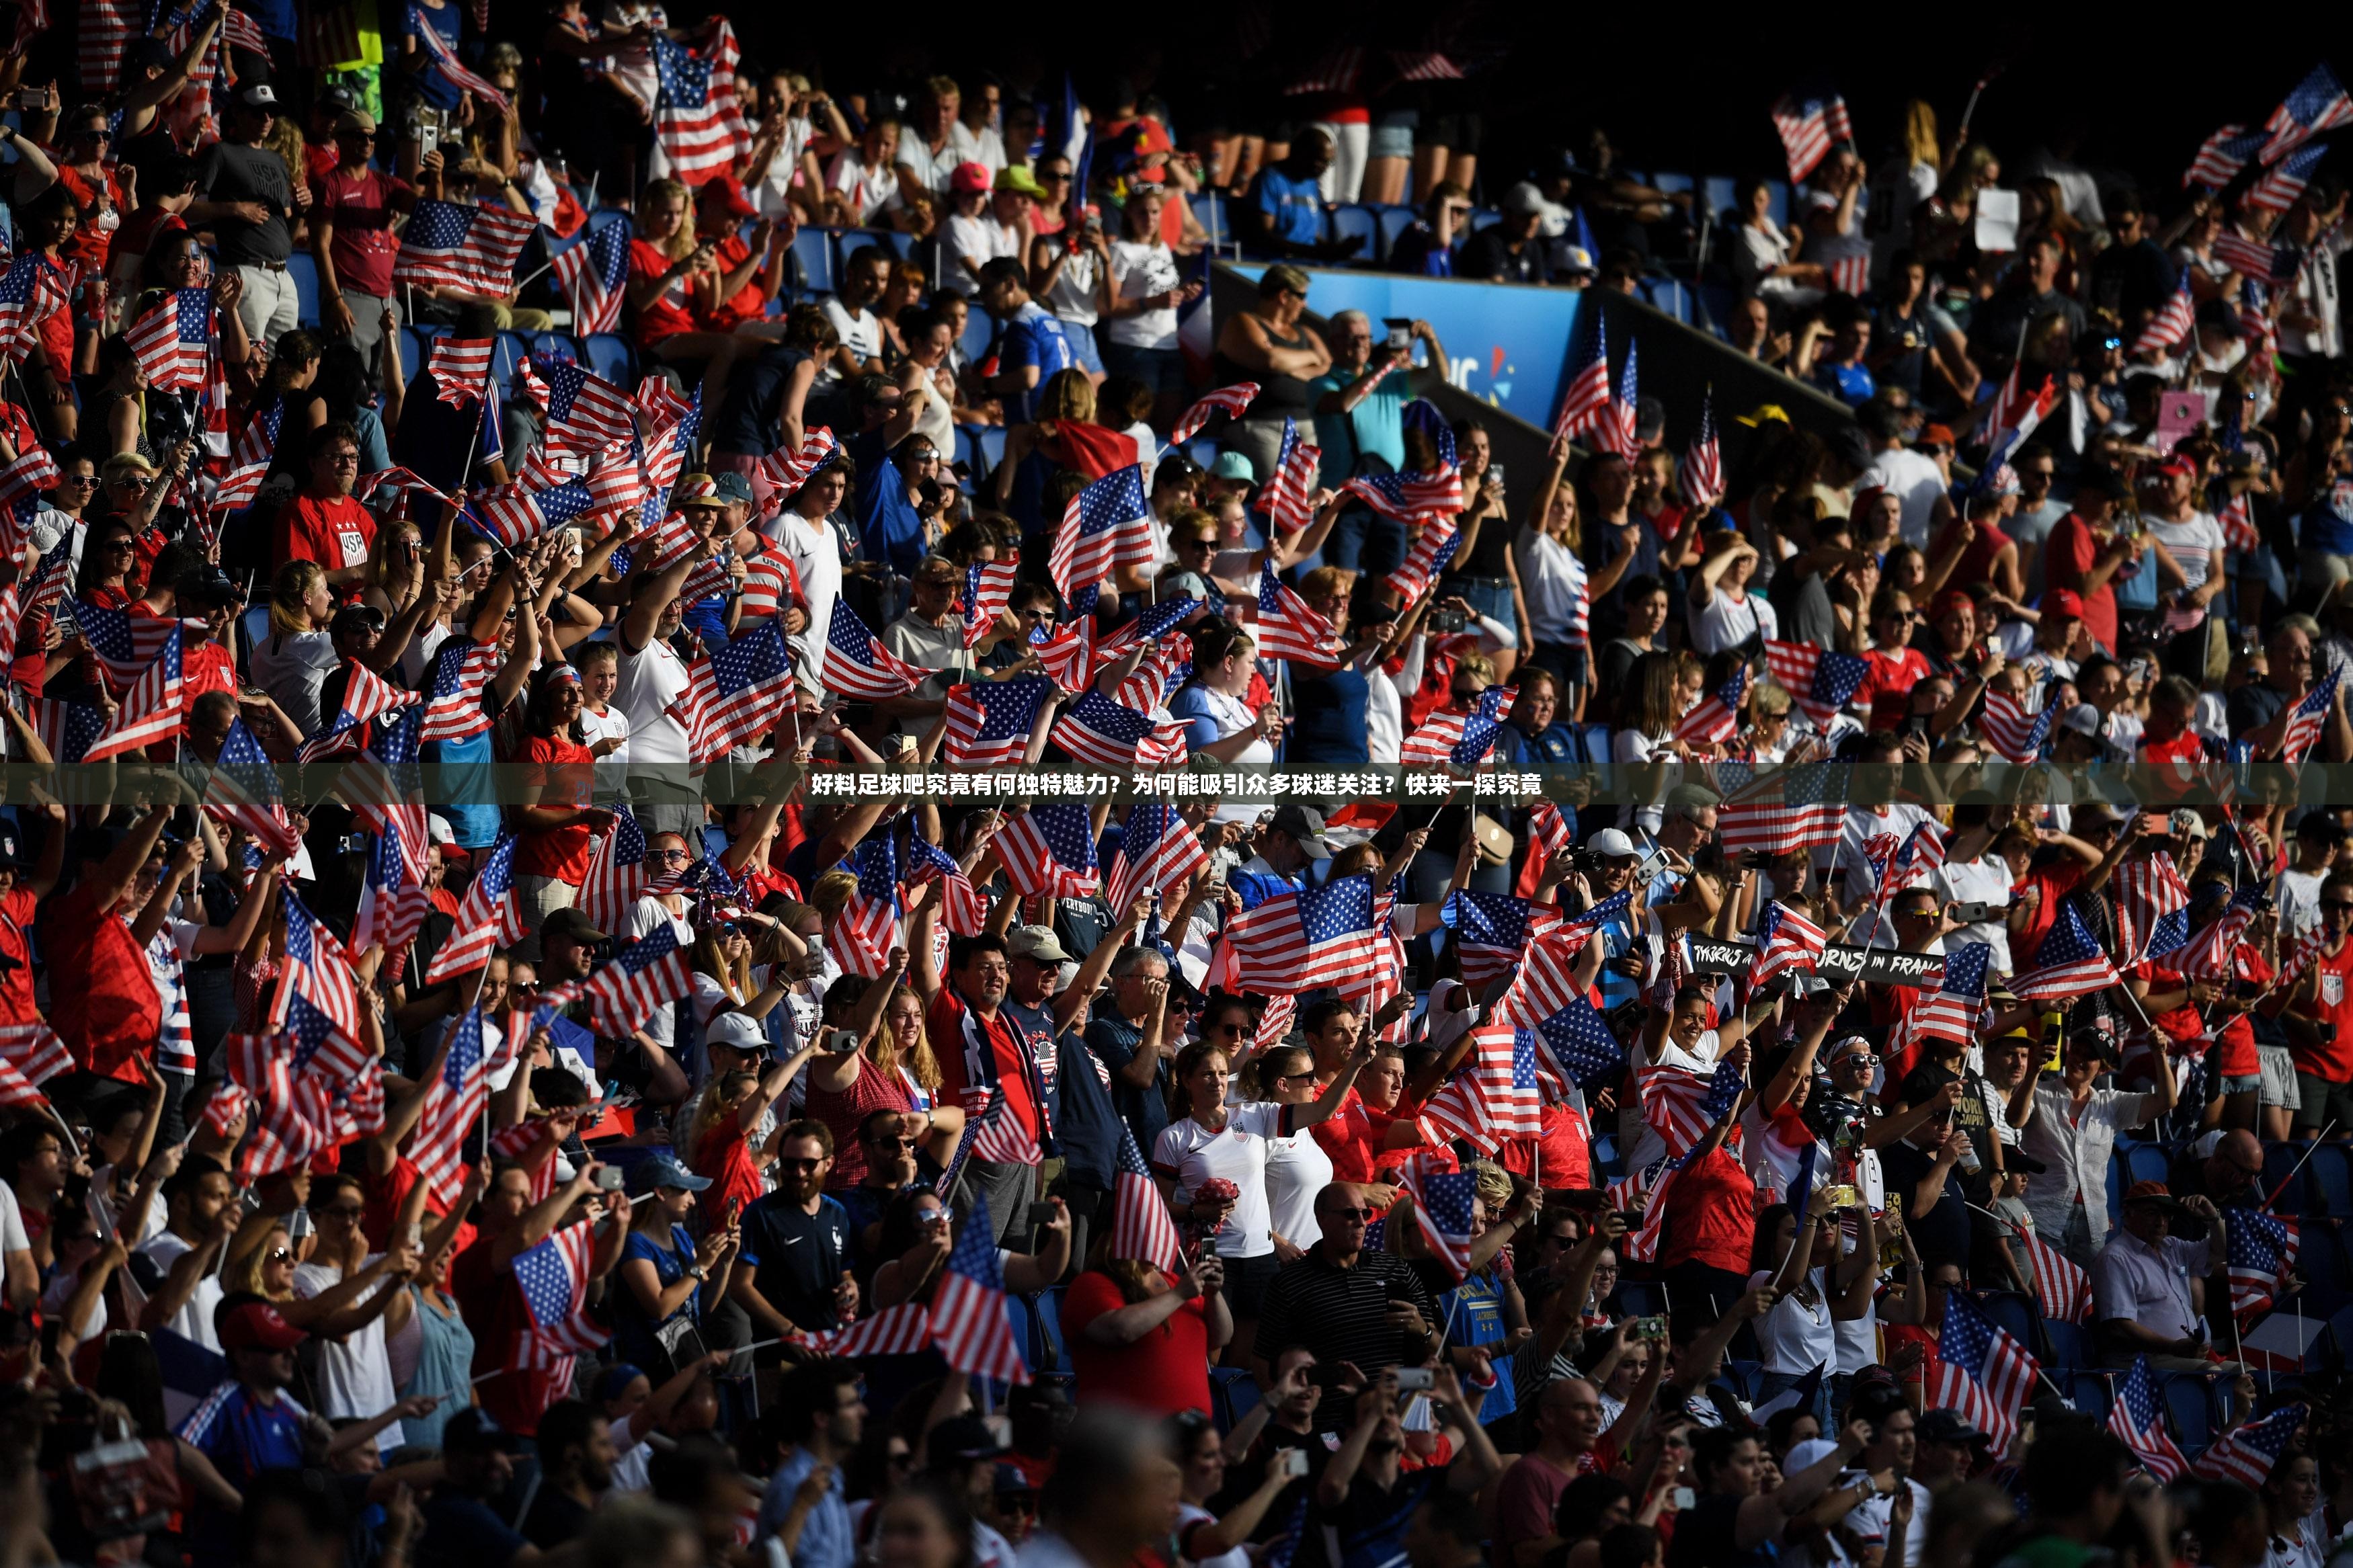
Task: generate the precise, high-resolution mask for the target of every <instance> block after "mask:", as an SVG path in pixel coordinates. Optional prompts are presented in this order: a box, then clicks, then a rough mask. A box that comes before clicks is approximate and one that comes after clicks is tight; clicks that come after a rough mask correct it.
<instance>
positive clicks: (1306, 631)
mask: <svg viewBox="0 0 2353 1568" xmlns="http://www.w3.org/2000/svg"><path fill="white" fill-rule="evenodd" d="M1257 636H1258V653H1259V657H1260V658H1294V659H1298V660H1299V661H1301V662H1302V663H1304V664H1313V665H1317V666H1321V667H1325V668H1329V667H1332V666H1335V665H1337V664H1338V663H1339V662H1340V652H1341V645H1340V638H1339V635H1338V634H1337V633H1335V632H1334V631H1333V629H1332V623H1331V622H1330V621H1328V620H1325V619H1324V617H1323V616H1320V615H1317V614H1316V613H1315V612H1314V610H1312V609H1310V608H1309V607H1308V605H1307V601H1306V600H1304V599H1303V598H1301V597H1300V596H1299V595H1297V594H1294V593H1293V592H1292V591H1291V590H1290V589H1289V588H1287V587H1285V586H1284V585H1283V584H1282V580H1281V579H1280V578H1278V577H1276V576H1275V574H1274V563H1273V560H1272V557H1271V556H1270V557H1269V558H1268V559H1267V560H1266V561H1264V562H1261V563H1260V565H1259V576H1258V625H1257Z"/></svg>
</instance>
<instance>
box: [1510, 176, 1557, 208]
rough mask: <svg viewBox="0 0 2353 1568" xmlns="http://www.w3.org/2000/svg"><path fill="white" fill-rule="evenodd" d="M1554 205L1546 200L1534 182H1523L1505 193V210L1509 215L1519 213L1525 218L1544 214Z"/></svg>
mask: <svg viewBox="0 0 2353 1568" xmlns="http://www.w3.org/2000/svg"><path fill="white" fill-rule="evenodd" d="M1551 205H1553V204H1552V203H1551V202H1548V201H1546V200H1545V194H1544V193H1543V192H1542V191H1540V190H1538V189H1536V187H1535V181H1533V180H1522V181H1521V182H1520V183H1519V184H1516V185H1514V186H1513V187H1512V188H1511V189H1510V190H1508V191H1505V192H1504V211H1505V212H1507V213H1518V214H1521V215H1522V216H1525V215H1527V214H1529V213H1536V214H1542V213H1543V212H1544V211H1545V210H1546V208H1547V207H1550V206H1551Z"/></svg>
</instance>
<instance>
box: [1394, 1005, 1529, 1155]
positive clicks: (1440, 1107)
mask: <svg viewBox="0 0 2353 1568" xmlns="http://www.w3.org/2000/svg"><path fill="white" fill-rule="evenodd" d="M1537 1055H1538V1051H1537V1047H1536V1037H1535V1030H1533V1029H1529V1028H1526V1027H1525V1026H1514V1025H1512V1024H1510V1023H1488V1024H1481V1025H1479V1026H1476V1027H1475V1028H1473V1029H1472V1031H1471V1057H1470V1059H1469V1060H1468V1061H1466V1062H1464V1063H1463V1064H1462V1066H1461V1067H1460V1068H1456V1069H1455V1072H1454V1076H1453V1077H1452V1078H1451V1079H1448V1080H1447V1082H1446V1083H1445V1084H1444V1085H1443V1086H1442V1087H1441V1088H1440V1089H1439V1090H1438V1091H1437V1092H1436V1093H1434V1094H1432V1095H1431V1096H1430V1099H1429V1100H1428V1102H1427V1103H1425V1104H1424V1105H1423V1107H1422V1114H1421V1128H1422V1135H1423V1136H1424V1137H1425V1138H1427V1139H1428V1140H1429V1141H1430V1142H1432V1143H1448V1142H1453V1141H1454V1140H1456V1139H1461V1141H1462V1142H1466V1143H1468V1144H1470V1145H1471V1146H1472V1148H1474V1149H1477V1150H1479V1151H1480V1152H1482V1153H1488V1154H1492V1153H1493V1152H1495V1151H1496V1150H1498V1149H1500V1148H1502V1147H1503V1145H1504V1142H1506V1141H1508V1140H1510V1139H1514V1138H1534V1137H1535V1136H1537V1135H1538V1134H1540V1133H1542V1132H1543V1131H1544V1106H1545V1093H1544V1090H1545V1085H1544V1083H1543V1080H1542V1077H1541V1075H1540V1074H1539V1073H1538V1071H1537V1067H1536V1058H1537Z"/></svg>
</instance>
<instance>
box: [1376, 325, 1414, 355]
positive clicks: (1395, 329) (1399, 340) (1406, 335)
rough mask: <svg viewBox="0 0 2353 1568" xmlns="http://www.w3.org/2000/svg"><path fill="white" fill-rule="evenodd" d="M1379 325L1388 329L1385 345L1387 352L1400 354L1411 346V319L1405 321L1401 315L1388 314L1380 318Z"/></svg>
mask: <svg viewBox="0 0 2353 1568" xmlns="http://www.w3.org/2000/svg"><path fill="white" fill-rule="evenodd" d="M1381 325H1383V326H1385V327H1387V328H1388V330H1389V336H1388V345H1387V346H1388V351H1389V353H1393V354H1401V353H1405V352H1406V351H1407V350H1408V349H1410V348H1411V347H1413V323H1412V322H1411V321H1407V320H1406V319H1405V318H1403V317H1401V316H1388V317H1385V318H1383V319H1382V321H1381Z"/></svg>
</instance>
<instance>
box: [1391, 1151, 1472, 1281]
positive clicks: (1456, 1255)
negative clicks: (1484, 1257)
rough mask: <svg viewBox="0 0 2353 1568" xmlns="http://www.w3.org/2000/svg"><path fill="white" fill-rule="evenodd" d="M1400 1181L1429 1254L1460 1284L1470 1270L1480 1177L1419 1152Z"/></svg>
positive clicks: (1409, 1163)
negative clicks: (1444, 1165) (1451, 1168)
mask: <svg viewBox="0 0 2353 1568" xmlns="http://www.w3.org/2000/svg"><path fill="white" fill-rule="evenodd" d="M1398 1186H1399V1188H1401V1189H1402V1191H1403V1194H1404V1195H1405V1196H1406V1197H1408V1198H1410V1199H1411V1200H1412V1201H1413V1221H1414V1226H1415V1227H1416V1228H1417V1229H1419V1231H1420V1232H1421V1237H1422V1239H1423V1240H1424V1241H1427V1242H1428V1243H1430V1256H1431V1257H1432V1258H1436V1259H1438V1261H1439V1262H1440V1263H1442V1264H1444V1265H1445V1266H1446V1273H1447V1277H1448V1278H1449V1279H1451V1281H1452V1282H1453V1283H1454V1284H1457V1285H1460V1284H1461V1283H1462V1281H1463V1280H1464V1279H1466V1278H1467V1277H1468V1276H1469V1275H1470V1273H1471V1243H1472V1240H1473V1239H1474V1237H1472V1228H1473V1227H1472V1205H1474V1204H1476V1203H1477V1202H1478V1201H1479V1178H1478V1176H1477V1175H1475V1174H1474V1173H1472V1172H1469V1171H1440V1170H1438V1169H1436V1168H1435V1163H1434V1162H1433V1161H1431V1159H1430V1156H1429V1155H1427V1154H1417V1155H1415V1156H1414V1157H1413V1158H1412V1159H1411V1160H1409V1161H1408V1162H1406V1164H1405V1167H1404V1168H1403V1169H1402V1170H1401V1171H1400V1172H1399V1173H1398Z"/></svg>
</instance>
